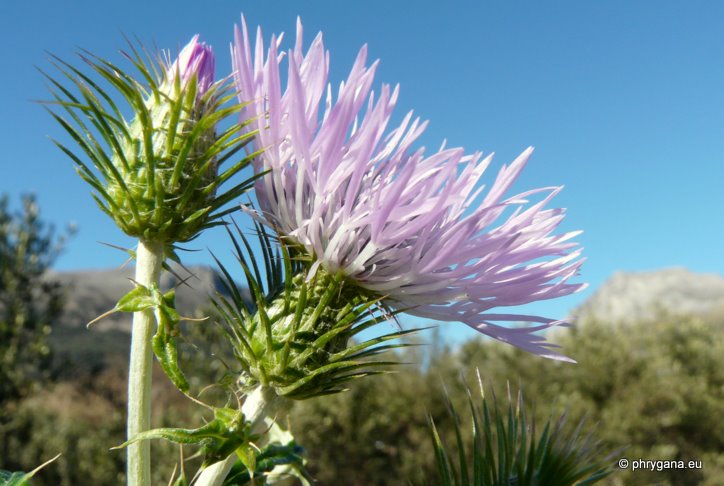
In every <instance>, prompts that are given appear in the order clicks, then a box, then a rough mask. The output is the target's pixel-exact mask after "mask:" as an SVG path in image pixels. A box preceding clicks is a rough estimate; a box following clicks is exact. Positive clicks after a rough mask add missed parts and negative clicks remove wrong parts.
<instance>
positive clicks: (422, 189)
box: [233, 19, 584, 359]
mask: <svg viewBox="0 0 724 486" xmlns="http://www.w3.org/2000/svg"><path fill="white" fill-rule="evenodd" d="M235 40H236V45H235V47H234V49H233V59H234V67H235V76H236V85H237V90H238V92H239V97H240V100H241V101H242V103H248V104H247V105H246V107H245V109H244V111H243V114H242V119H244V120H249V119H256V122H255V123H254V124H252V125H249V126H247V127H246V128H245V129H247V130H251V129H257V130H259V133H258V136H257V138H256V141H255V143H256V144H257V146H258V147H265V151H264V153H263V155H262V156H260V157H258V158H257V159H256V161H255V169H256V171H257V172H261V171H270V174H269V175H267V176H266V177H264V178H262V179H260V180H259V181H258V182H257V185H256V194H257V198H258V201H259V206H260V212H259V215H258V217H260V218H262V219H263V220H264V221H265V222H266V223H267V224H268V225H270V226H272V227H273V228H275V229H277V231H279V232H281V233H282V234H283V235H284V236H285V237H286V238H288V239H291V240H292V241H294V242H295V243H296V244H299V245H302V246H303V247H304V248H305V249H306V251H307V252H308V253H309V254H310V255H311V256H312V257H313V258H314V259H315V262H316V263H315V264H314V265H315V267H319V266H321V267H322V268H324V269H325V270H326V271H327V272H330V273H332V274H338V273H341V274H343V275H344V276H345V278H346V279H348V280H349V281H353V282H354V283H355V284H356V285H357V286H359V287H361V288H363V289H366V290H367V291H371V292H373V293H375V294H376V295H379V296H384V297H385V302H386V303H387V304H388V305H389V306H391V307H393V308H398V309H407V312H409V313H410V314H413V315H417V316H422V317H426V318H432V319H436V320H441V321H461V322H463V323H465V324H467V325H469V326H471V327H473V328H475V329H477V330H479V331H480V332H482V333H484V334H487V335H489V336H491V337H493V338H495V339H498V340H501V341H504V342H507V343H510V344H513V345H515V346H518V347H520V348H523V349H525V350H528V351H530V352H533V353H535V354H539V355H542V356H546V357H550V358H555V359H567V358H564V357H563V356H561V355H560V354H558V353H556V352H555V351H553V350H552V349H551V348H552V347H554V346H553V345H551V344H549V343H546V342H545V340H544V339H543V338H542V337H540V336H538V335H536V334H534V333H535V332H537V331H540V330H542V329H545V328H548V327H551V326H554V325H556V324H560V323H561V321H556V320H554V319H548V318H544V317H539V316H529V315H519V314H513V313H501V312H495V311H494V310H493V309H494V308H497V307H505V306H517V305H521V304H526V303H529V302H533V301H538V300H543V299H551V298H555V297H560V296H565V295H568V294H571V293H573V292H576V291H578V290H580V289H582V288H583V287H584V284H578V283H569V280H570V279H571V278H572V277H574V276H575V275H576V274H577V273H578V270H579V267H580V266H581V264H582V262H583V259H581V258H580V253H581V250H580V248H578V246H577V244H576V243H574V242H571V239H572V238H573V237H575V236H576V235H577V234H578V233H579V232H570V233H563V234H556V233H555V230H556V228H557V226H558V225H559V223H560V222H561V221H562V219H563V216H564V210H563V209H548V208H547V205H548V203H549V202H550V201H551V199H552V198H553V197H554V196H555V195H556V194H557V193H558V192H559V191H560V189H561V188H560V187H545V188H538V189H532V190H529V191H525V192H522V193H519V194H515V195H512V196H510V195H507V193H508V191H509V189H510V187H511V185H512V184H513V183H514V181H515V180H516V179H517V177H518V176H519V175H520V173H521V171H522V170H523V168H524V166H525V165H526V163H527V161H528V159H529V157H530V155H531V153H532V148H528V149H526V150H525V151H524V152H523V153H522V154H521V155H520V156H518V157H517V158H516V159H515V160H514V161H513V162H512V163H511V164H509V165H505V166H503V167H502V168H501V169H500V170H499V172H498V174H497V176H496V177H495V179H494V180H493V181H492V184H490V185H489V186H488V187H487V188H486V187H485V186H482V185H481V184H480V182H481V180H482V178H483V176H484V175H485V172H486V170H487V169H488V167H489V165H490V164H491V161H492V154H491V155H488V156H487V157H483V155H482V154H481V153H474V154H465V152H464V151H463V149H461V148H447V147H445V144H443V147H441V148H440V150H438V151H437V152H434V153H432V154H428V153H426V152H425V151H424V149H423V148H414V147H413V145H414V142H415V141H416V140H417V139H418V138H419V137H420V135H421V134H422V132H423V130H424V129H425V126H426V123H424V122H421V121H420V120H419V119H418V118H414V117H413V115H412V113H408V114H407V115H406V116H405V117H404V119H403V120H402V122H401V123H400V125H399V126H397V127H393V128H391V129H388V125H389V124H390V119H391V116H392V113H393V109H394V107H395V103H396V101H397V95H398V88H394V89H392V88H390V87H389V86H387V85H383V86H382V88H381V90H380V91H379V93H374V92H373V91H372V84H373V79H374V75H375V70H376V67H377V62H374V63H372V64H371V65H368V64H367V48H366V47H363V48H362V49H361V50H360V52H359V54H358V56H357V59H356V60H355V62H354V65H353V66H352V69H351V71H350V73H349V75H348V77H347V79H346V81H344V82H343V83H341V84H340V86H339V88H338V89H336V90H333V89H332V87H331V86H330V85H328V81H327V77H328V72H329V53H328V52H327V51H326V50H325V48H324V45H323V42H322V36H321V34H319V35H317V37H316V38H315V39H314V40H313V41H312V43H311V46H310V47H309V49H308V50H307V51H306V53H305V52H304V51H303V48H302V25H301V23H300V22H298V24H297V36H296V43H295V45H294V48H293V49H290V50H289V51H288V52H280V46H281V37H274V36H273V37H272V38H271V42H270V44H269V46H268V48H265V47H264V43H263V38H262V34H261V31H260V30H259V31H257V38H256V46H254V47H252V45H251V43H250V41H249V37H248V32H247V27H246V25H245V22H244V21H243V19H242V25H241V28H237V30H236V39H235ZM283 63H286V65H287V73H286V79H287V82H286V88H285V89H282V81H281V80H282V78H283V76H282V73H281V72H280V67H281V65H282V64H283ZM335 91H336V95H335ZM531 198H532V202H531V201H529V199H531ZM501 321H502V322H506V321H507V322H511V321H512V322H517V321H527V322H536V323H538V325H536V326H533V327H525V328H507V327H504V326H501V325H498V324H496V322H501Z"/></svg>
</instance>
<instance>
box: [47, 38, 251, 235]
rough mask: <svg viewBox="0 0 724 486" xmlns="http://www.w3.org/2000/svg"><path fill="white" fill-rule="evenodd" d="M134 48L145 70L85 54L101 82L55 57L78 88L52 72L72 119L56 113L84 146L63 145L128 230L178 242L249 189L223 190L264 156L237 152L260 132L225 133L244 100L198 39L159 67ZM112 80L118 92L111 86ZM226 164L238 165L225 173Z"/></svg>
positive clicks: (139, 65)
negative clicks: (126, 111) (219, 74)
mask: <svg viewBox="0 0 724 486" xmlns="http://www.w3.org/2000/svg"><path fill="white" fill-rule="evenodd" d="M131 50H132V52H131V54H128V55H127V56H126V57H128V59H129V60H130V61H131V63H132V64H133V66H134V67H135V68H136V69H137V71H138V74H137V75H135V76H133V75H131V74H128V73H126V72H124V71H122V70H121V69H119V68H118V67H116V66H115V65H114V64H112V63H110V62H108V61H105V60H103V59H101V58H98V57H95V56H93V55H92V54H86V55H84V56H82V57H83V60H84V61H85V62H86V63H87V64H88V65H89V66H90V67H91V68H92V69H93V70H94V71H95V73H96V74H98V75H99V76H100V78H101V79H100V81H99V80H93V79H92V78H91V77H89V76H88V75H86V74H83V73H82V72H81V71H80V70H79V69H77V68H75V67H73V66H71V65H70V64H68V63H66V62H64V61H62V60H60V59H58V58H55V60H56V66H57V67H58V68H59V70H60V71H61V72H62V73H63V75H65V77H67V78H68V79H69V80H70V81H71V82H72V83H73V84H74V85H75V88H76V92H75V93H74V92H72V90H69V89H67V88H65V87H63V86H62V85H61V83H59V82H58V81H56V80H55V79H53V78H52V77H50V76H48V79H49V80H50V82H51V92H52V93H53V95H54V98H55V103H54V105H56V106H60V107H62V109H63V110H65V112H66V113H67V114H69V115H70V117H69V118H64V117H63V116H61V114H59V113H56V112H54V111H52V110H51V114H52V116H53V117H54V118H55V119H56V120H57V121H58V122H59V123H60V124H61V125H62V127H63V128H64V129H65V130H66V131H67V132H68V133H69V134H70V135H71V138H72V139H73V141H74V142H75V143H77V145H78V146H79V147H80V149H81V151H80V152H79V153H73V152H72V151H71V150H69V149H68V148H66V147H65V146H63V145H62V144H60V143H59V142H56V144H57V145H58V146H59V147H60V148H61V149H62V150H63V152H65V153H66V154H67V155H69V156H70V157H71V158H72V159H73V161H74V162H75V163H76V166H77V170H78V172H79V174H80V176H81V177H82V178H83V179H84V180H85V181H86V182H88V183H89V184H90V185H91V186H92V187H93V189H94V191H95V194H94V196H95V199H96V202H97V203H98V205H99V206H100V207H101V209H102V210H103V211H104V212H105V213H107V214H108V215H109V216H111V217H112V218H113V220H114V221H115V222H116V224H117V225H118V226H119V228H121V230H123V231H124V232H125V233H126V234H128V235H129V236H133V237H137V238H140V239H142V240H145V241H147V242H152V243H158V244H162V245H164V246H169V247H172V246H173V245H174V244H175V243H179V242H185V241H188V240H190V239H192V238H194V237H196V236H197V235H198V233H199V232H200V231H201V230H202V229H204V228H206V227H209V226H212V225H214V224H218V223H217V220H218V218H220V217H222V216H223V215H225V214H227V213H228V210H226V209H223V208H224V206H225V205H227V204H229V203H231V202H232V201H234V200H235V199H236V198H237V197H238V196H240V195H241V194H243V192H244V191H246V190H247V189H248V187H249V186H250V181H247V182H244V183H241V184H238V183H237V184H236V185H234V186H233V187H231V188H230V189H226V190H221V189H219V187H220V186H221V185H223V184H224V183H225V182H227V181H229V180H231V178H232V177H233V176H234V175H235V174H237V173H239V172H240V171H241V170H243V168H244V167H246V166H247V165H249V163H251V160H252V159H253V158H254V157H255V155H256V154H246V155H245V156H242V158H241V160H238V159H237V160H234V159H232V157H234V156H235V154H236V153H237V152H238V151H239V149H240V148H241V147H242V146H243V145H245V144H246V143H247V142H248V141H249V140H250V139H251V138H252V137H253V135H254V134H253V133H244V134H240V133H239V132H238V128H237V127H235V126H231V127H229V128H226V129H225V130H224V131H221V133H218V134H217V133H216V125H217V124H218V123H219V121H221V120H223V119H224V118H226V117H227V116H230V115H233V114H236V113H238V112H239V110H240V106H239V105H235V106H228V105H227V103H228V102H229V101H231V100H232V99H233V98H234V95H233V94H232V93H231V86H230V83H229V80H228V79H226V80H222V81H220V82H214V64H215V59H214V55H213V52H212V51H211V48H210V47H209V46H207V45H206V44H204V43H202V42H199V40H198V36H194V37H193V38H192V39H191V41H190V42H189V43H188V44H187V45H186V46H185V47H184V48H183V49H182V50H181V52H180V53H179V55H178V57H177V58H176V59H173V60H171V59H168V58H167V59H166V60H165V61H161V62H160V65H159V66H154V65H151V64H149V63H148V60H147V59H145V58H144V57H143V56H142V55H141V52H144V51H141V52H139V51H138V50H137V49H136V48H135V47H134V46H131ZM152 62H155V61H152ZM104 83H105V85H110V87H111V88H112V89H113V92H115V96H113V94H114V93H112V92H111V93H107V92H106V91H105V90H104V89H105V85H104ZM118 95H121V96H122V98H123V99H124V100H125V101H126V102H127V103H128V105H129V107H130V111H131V113H132V116H133V117H132V119H131V120H130V121H128V119H126V118H125V117H124V115H123V114H122V111H121V110H120V109H119V107H118V106H116V104H115V99H117V98H118V97H119V96H118ZM84 159H85V160H88V159H90V161H91V162H92V164H88V163H86V161H85V160H84ZM224 162H229V163H230V164H232V165H230V166H229V167H226V168H225V170H223V171H221V170H220V169H219V165H220V164H222V163H224ZM94 169H95V170H94ZM217 191H218V193H217Z"/></svg>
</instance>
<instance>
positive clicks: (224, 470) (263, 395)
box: [194, 386, 276, 486]
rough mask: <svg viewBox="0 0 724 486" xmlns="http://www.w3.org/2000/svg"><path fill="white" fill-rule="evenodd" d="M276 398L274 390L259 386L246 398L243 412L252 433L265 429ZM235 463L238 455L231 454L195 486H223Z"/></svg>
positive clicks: (204, 471)
mask: <svg viewBox="0 0 724 486" xmlns="http://www.w3.org/2000/svg"><path fill="white" fill-rule="evenodd" d="M275 398H276V394H275V393H274V390H272V389H270V388H266V387H263V386H258V387H257V388H255V389H254V391H252V392H251V393H250V394H248V395H247V396H246V400H245V401H244V405H243V406H242V407H241V412H242V413H243V414H244V418H245V420H246V421H247V422H251V423H252V432H254V433H257V432H259V431H260V430H262V429H263V427H264V426H265V425H264V419H265V418H266V417H267V415H269V412H270V411H271V410H272V409H273V407H274V405H275V403H274V402H275ZM235 462H236V454H231V455H230V456H229V457H227V458H226V459H224V460H223V461H219V462H217V463H214V464H212V465H211V466H209V467H207V468H206V469H204V470H203V471H201V474H200V476H199V479H198V480H197V481H196V482H195V483H194V485H195V486H221V485H222V484H223V483H224V479H226V476H227V475H228V474H229V471H231V468H232V466H233V465H234V463H235Z"/></svg>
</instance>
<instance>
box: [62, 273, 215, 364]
mask: <svg viewBox="0 0 724 486" xmlns="http://www.w3.org/2000/svg"><path fill="white" fill-rule="evenodd" d="M188 270H189V271H190V272H191V273H190V274H189V272H187V271H186V270H184V269H181V268H178V269H175V270H174V271H175V272H176V273H177V274H178V275H179V276H180V277H181V278H182V279H183V280H185V281H186V283H185V284H180V282H179V279H178V278H176V277H175V276H174V275H172V274H170V273H168V272H164V273H163V274H162V277H161V289H162V290H168V289H171V288H174V287H176V307H177V309H178V311H179V313H180V314H181V315H182V316H185V317H202V316H204V315H205V312H204V311H205V310H206V309H209V307H210V305H211V301H210V296H212V295H214V294H216V292H220V293H222V294H223V293H224V287H223V285H222V283H221V276H220V274H219V273H218V272H216V271H215V270H213V269H211V268H209V267H204V266H192V267H188ZM133 273H134V269H133V267H129V268H123V269H107V270H84V271H76V272H53V273H51V274H49V275H48V278H50V279H54V280H57V281H60V282H61V283H62V284H63V285H64V287H65V307H64V310H63V313H62V315H60V316H58V319H57V321H56V322H55V323H53V326H52V331H51V334H50V345H51V348H52V349H53V356H54V361H55V364H54V368H55V369H58V370H61V371H60V373H62V374H64V375H69V376H73V375H75V374H77V373H86V372H88V371H89V370H90V371H92V370H100V369H103V368H105V367H107V366H109V365H110V366H113V365H115V363H119V362H120V363H125V362H126V360H127V358H126V356H127V355H128V350H129V345H130V331H131V314H130V313H123V312H118V313H116V314H113V315H110V316H108V317H106V318H104V319H102V320H100V321H98V322H96V323H94V324H93V325H92V326H91V328H90V329H87V328H86V324H87V323H88V322H89V321H91V320H93V319H94V318H96V317H97V316H99V315H101V314H103V313H104V312H106V311H108V310H110V309H112V308H113V307H114V306H115V304H116V302H118V299H120V298H121V297H122V296H123V295H125V294H126V293H127V292H128V291H129V290H131V289H132V288H133V283H132V282H131V280H130V279H131V278H133ZM199 325H207V323H204V322H202V323H199ZM119 358H121V359H120V360H119Z"/></svg>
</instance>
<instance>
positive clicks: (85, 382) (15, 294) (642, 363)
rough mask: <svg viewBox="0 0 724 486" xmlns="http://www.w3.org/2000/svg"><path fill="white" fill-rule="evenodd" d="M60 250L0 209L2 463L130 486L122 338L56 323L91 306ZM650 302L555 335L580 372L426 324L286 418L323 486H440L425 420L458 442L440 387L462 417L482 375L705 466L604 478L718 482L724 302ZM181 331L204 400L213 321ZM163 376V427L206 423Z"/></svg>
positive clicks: (212, 361) (643, 445)
mask: <svg viewBox="0 0 724 486" xmlns="http://www.w3.org/2000/svg"><path fill="white" fill-rule="evenodd" d="M61 245H62V238H60V237H58V236H57V233H55V232H53V230H52V229H51V228H48V227H47V226H46V225H44V224H43V222H42V221H41V220H40V218H39V216H38V209H37V206H36V205H35V203H34V201H33V199H32V198H28V199H25V201H24V203H23V207H22V209H21V210H19V211H16V212H13V211H12V210H11V208H10V207H9V204H8V202H7V200H6V199H2V200H0V270H1V273H0V337H1V339H0V362H1V363H2V368H1V369H0V469H4V470H11V471H14V470H24V471H28V470H31V469H33V468H34V467H36V466H37V465H38V464H40V463H42V462H44V461H45V460H47V459H49V458H51V457H53V456H55V455H56V454H57V453H59V452H62V453H63V455H62V456H61V458H60V459H58V460H57V461H56V462H55V463H53V464H51V465H49V466H48V467H46V468H45V469H44V470H43V471H42V472H41V473H40V474H39V475H38V476H37V477H36V479H34V481H33V484H38V485H63V486H64V485H79V484H93V485H115V484H121V483H122V482H123V481H124V471H123V470H124V454H123V452H121V451H117V450H116V451H111V450H109V448H110V447H112V446H115V445H118V444H119V443H121V442H122V441H123V438H124V430H125V419H124V414H125V395H126V383H125V376H126V366H127V364H126V362H127V359H126V355H127V349H128V348H127V345H128V335H127V334H126V333H125V332H124V331H122V330H119V329H90V330H86V329H85V328H83V327H81V328H80V330H79V329H78V327H77V326H76V327H73V326H72V325H71V324H73V325H75V323H69V322H63V319H64V318H66V319H67V316H68V312H61V308H62V306H63V305H65V307H66V309H68V308H72V309H76V308H82V307H83V301H80V302H78V301H76V300H74V298H75V297H74V296H77V295H78V292H74V290H73V289H71V288H68V287H67V285H64V284H63V282H64V280H63V278H61V277H62V276H58V275H54V274H52V273H49V272H48V269H49V268H50V266H51V265H52V261H53V258H54V256H55V255H57V252H58V250H59V248H60V246H61ZM630 298H631V299H635V298H636V296H635V295H632V296H630ZM719 299H720V300H719V302H720V303H721V297H720V298H719ZM664 304H665V303H664ZM100 305H105V304H103V303H101V304H100ZM112 305H113V301H110V302H108V303H107V307H111V306H112ZM647 306H648V307H649V309H648V313H644V314H641V315H648V316H649V317H641V318H638V319H637V320H635V321H634V322H623V321H618V320H616V321H613V320H610V319H607V318H606V316H605V315H599V316H597V315H595V314H593V313H591V312H588V313H586V315H585V316H582V317H581V319H580V322H579V323H578V325H577V326H576V327H574V328H572V329H568V330H562V331H559V332H557V333H556V334H555V335H554V338H555V341H557V342H558V343H559V344H560V345H562V346H563V347H564V348H565V349H566V351H567V352H568V353H569V354H571V355H573V357H575V358H576V359H577V360H578V364H577V365H571V364H568V363H559V362H552V361H549V360H544V359H541V358H536V357H534V356H530V355H528V354H525V353H523V352H520V351H518V350H516V349H513V348H511V347H508V346H504V345H501V344H497V343H491V342H489V341H486V340H483V339H473V340H470V341H467V342H464V343H462V344H460V345H455V346H448V345H444V344H440V343H442V342H443V341H442V340H441V339H438V336H436V335H435V333H434V332H431V331H426V332H425V333H422V334H420V335H419V337H418V340H419V344H421V346H417V347H411V348H408V349H407V351H405V353H404V355H403V356H401V357H400V359H401V361H404V362H408V363H410V364H409V365H405V366H403V367H400V369H399V370H398V372H397V373H393V374H388V375H384V376H379V377H374V378H367V379H364V380H360V381H359V382H357V383H355V384H354V385H353V386H351V389H350V390H349V391H348V392H346V393H344V394H340V395H336V396H330V397H327V398H321V399H316V400H310V401H307V402H303V403H297V404H295V406H294V407H293V408H292V411H291V413H290V415H289V417H288V421H289V424H290V426H291V429H292V431H293V432H294V434H295V438H296V439H297V441H298V442H299V443H300V444H301V445H302V446H303V447H304V448H305V450H306V452H305V454H306V457H307V458H308V460H309V469H310V471H311V472H312V474H313V475H314V476H315V477H316V478H317V479H318V481H319V484H321V485H336V484H345V485H351V486H356V485H360V486H361V485H396V484H409V482H412V484H422V483H423V481H425V480H426V481H428V482H429V483H430V484H437V483H436V481H435V478H436V466H435V461H434V454H433V448H432V443H431V439H430V433H429V428H428V424H427V414H430V415H431V416H432V418H433V419H434V420H435V422H436V424H437V426H438V429H439V430H440V431H442V432H443V433H445V432H446V431H447V434H448V435H447V437H445V440H447V441H449V442H450V443H451V444H452V441H453V437H452V436H451V435H450V434H452V431H453V427H452V423H451V419H450V417H449V415H448V412H447V406H446V402H445V398H444V390H446V391H447V394H448V395H449V397H450V400H451V402H452V403H453V404H454V405H455V406H456V408H457V410H458V411H460V412H464V411H465V410H466V406H465V403H466V399H467V398H466V394H465V389H464V386H463V382H464V381H465V380H467V381H468V382H470V381H471V380H472V379H474V377H475V371H476V370H479V371H480V373H481V375H482V377H483V379H484V381H485V384H486V388H487V391H488V392H490V393H492V392H495V393H496V394H497V396H498V401H499V402H500V403H501V404H503V405H504V404H505V402H506V398H505V396H506V394H507V393H508V392H507V390H508V387H509V388H510V389H511V390H512V391H513V392H514V393H515V392H516V391H517V390H518V389H522V391H523V394H524V398H525V402H526V404H527V406H528V407H529V413H530V415H532V416H534V417H535V419H536V421H537V422H538V423H544V422H545V421H546V420H547V419H548V418H549V417H550V416H551V415H554V416H557V415H560V414H562V413H565V414H566V415H567V417H568V420H569V424H570V425H575V423H576V422H578V421H579V420H580V419H585V426H584V429H585V430H586V431H592V432H593V433H594V434H595V436H596V437H597V438H599V439H600V440H601V441H603V443H604V444H605V445H606V447H607V448H608V449H609V450H611V451H614V450H619V449H622V448H623V450H620V451H619V452H617V453H616V454H617V455H615V456H613V457H612V459H611V460H612V461H617V460H618V458H619V457H626V458H628V459H629V460H630V461H633V460H635V459H649V460H684V461H689V460H698V461H701V462H702V465H703V467H702V469H700V470H679V469H665V470H661V471H642V470H639V471H635V472H634V471H631V470H630V469H629V470H620V471H617V472H616V473H615V474H613V475H612V476H610V478H609V479H607V480H606V483H607V484H611V485H623V484H626V485H649V484H661V485H672V486H674V485H677V486H678V485H698V484H703V485H709V486H715V485H721V484H724V421H722V420H721V417H724V339H722V337H724V307H723V306H721V305H719V306H718V307H717V306H714V307H712V308H709V309H707V310H706V311H697V312H694V311H692V310H691V309H688V310H687V312H686V313H685V314H683V313H677V312H676V310H675V309H674V310H672V309H670V306H669V307H667V306H666V305H660V306H659V307H658V308H657V307H656V304H651V303H649V304H647ZM584 307H585V306H584ZM679 307H682V308H683V306H679ZM662 308H667V309H668V311H665V312H664V311H662V310H661V309H662ZM657 309H658V310H657ZM197 310H198V312H199V313H204V312H205V311H204V310H203V309H201V308H200V309H197ZM64 316H65V317H64ZM77 317H78V316H75V318H77ZM91 317H92V316H91ZM185 336H186V340H187V343H186V344H184V346H183V350H182V361H181V362H182V367H183V368H184V369H185V371H186V372H187V373H188V374H189V375H190V376H191V377H192V383H193V384H194V386H195V391H196V392H200V391H201V388H202V387H203V384H205V383H209V382H211V381H213V380H217V379H220V378H221V377H222V376H223V375H224V374H225V373H227V372H228V370H229V369H233V362H234V361H233V358H232V357H231V356H230V349H228V347H226V346H225V344H224V340H223V337H222V333H221V330H220V328H219V327H218V326H217V325H216V324H214V323H212V322H210V321H207V322H204V323H201V324H199V323H196V324H192V325H189V326H187V328H186V330H185ZM424 343H431V344H424ZM156 371H157V372H158V373H157V376H156V378H155V381H154V394H155V396H154V403H155V406H154V410H155V411H156V416H155V417H154V424H155V425H156V426H170V425H179V424H184V425H192V424H195V426H198V425H200V424H201V423H202V421H203V419H204V416H203V412H200V411H199V407H197V406H196V405H194V404H192V403H191V402H190V401H189V400H188V399H186V398H185V397H184V396H183V395H181V394H180V393H179V392H178V391H177V390H176V389H175V388H174V387H173V386H172V385H170V383H167V382H168V380H167V379H165V377H164V376H163V374H162V373H161V372H160V370H156ZM202 398H204V399H206V400H210V401H223V400H224V395H223V393H220V392H219V390H213V389H212V390H206V391H204V393H203V394H202ZM207 418H208V417H207ZM463 423H465V417H463ZM193 452H194V451H193V450H191V449H190V448H187V449H186V450H185V451H183V457H184V458H186V459H187V460H188V461H190V462H191V464H187V470H188V471H195V469H196V465H197V463H195V462H194V459H193V458H191V459H189V458H190V457H191V456H192V455H193ZM179 457H180V451H179V449H178V448H177V447H176V446H174V445H172V444H167V443H161V442H156V443H154V445H153V458H154V463H155V466H154V471H155V474H156V477H155V478H154V484H166V483H167V482H168V479H169V478H170V476H171V473H172V471H173V469H174V466H175V465H177V463H178V461H179Z"/></svg>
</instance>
